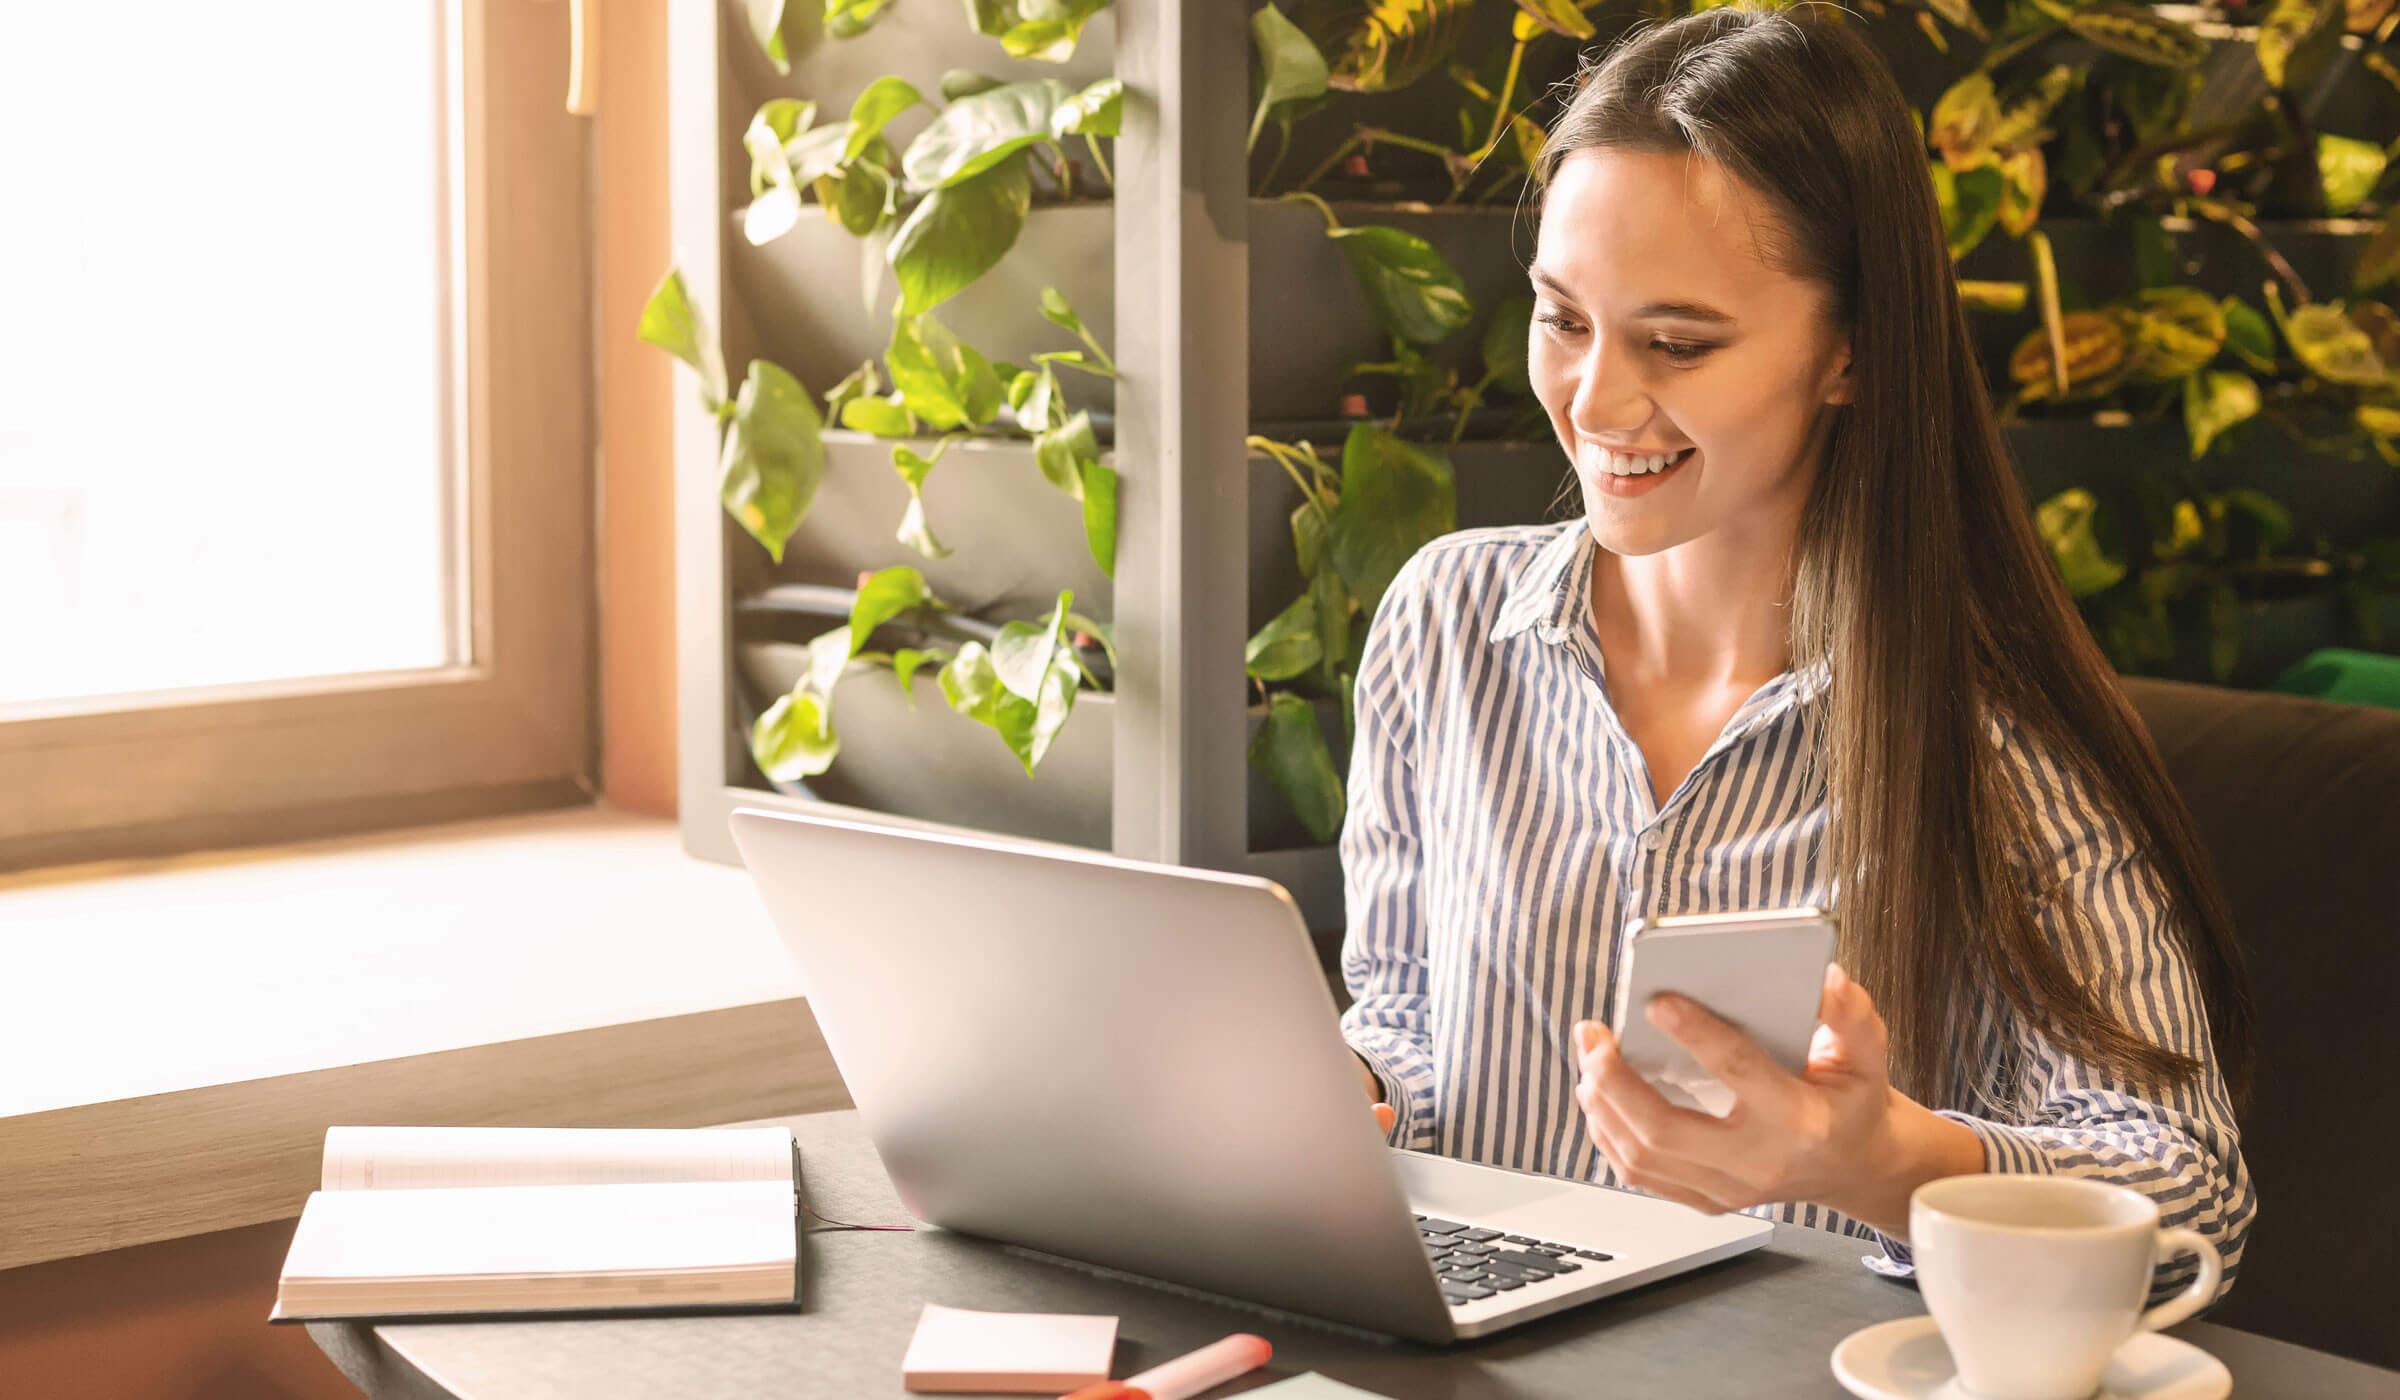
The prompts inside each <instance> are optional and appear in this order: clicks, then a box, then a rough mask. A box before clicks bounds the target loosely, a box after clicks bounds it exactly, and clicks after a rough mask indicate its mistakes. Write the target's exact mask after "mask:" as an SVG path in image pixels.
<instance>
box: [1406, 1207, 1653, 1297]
mask: <svg viewBox="0 0 2400 1400" xmlns="http://www.w3.org/2000/svg"><path fill="white" fill-rule="evenodd" d="M1417 1233H1418V1234H1419V1235H1420V1236H1422V1237H1423V1238H1424V1240H1425V1252H1426V1254H1428V1255H1430V1256H1431V1257H1432V1259H1433V1270H1434V1272H1435V1273H1436V1274H1437V1275H1439V1276H1440V1278H1441V1281H1442V1296H1443V1297H1444V1298H1446V1299H1448V1300H1449V1302H1450V1306H1452V1307H1454V1308H1463V1307H1465V1306H1466V1305H1467V1304H1469V1303H1473V1302H1479V1301H1481V1300H1482V1299H1485V1298H1489V1297H1492V1296H1494V1295H1495V1294H1500V1293H1510V1292H1514V1291H1515V1290H1517V1289H1520V1288H1523V1287H1525V1286H1527V1285H1528V1284H1540V1283H1546V1282H1548V1281H1549V1280H1551V1279H1555V1278H1562V1277H1564V1276H1566V1275H1568V1274H1571V1273H1574V1272H1576V1271H1577V1270H1579V1269H1581V1268H1582V1267H1583V1265H1584V1261H1587V1260H1589V1261H1592V1262H1595V1263H1602V1264H1605V1263H1607V1262H1608V1261H1609V1260H1611V1259H1614V1258H1616V1256H1615V1255H1613V1254H1607V1253H1603V1252H1602V1251H1600V1250H1597V1249H1585V1248H1583V1247H1582V1246H1580V1245H1571V1244H1559V1243H1558V1242H1556V1241H1554V1240H1541V1239H1535V1238H1534V1237H1533V1236H1531V1235H1509V1234H1503V1233H1501V1232H1500V1231H1498V1230H1490V1229H1486V1228H1484V1227H1483V1226H1480V1225H1462V1224H1460V1223H1459V1222H1458V1221H1455V1220H1444V1219H1442V1218H1441V1217H1440V1216H1438V1215H1420V1216H1418V1217H1417Z"/></svg>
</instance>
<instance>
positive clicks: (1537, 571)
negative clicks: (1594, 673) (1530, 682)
mask: <svg viewBox="0 0 2400 1400" xmlns="http://www.w3.org/2000/svg"><path fill="white" fill-rule="evenodd" d="M1590 546H1591V532H1590V531H1589V530H1587V529H1585V528H1584V518H1583V517H1582V516H1580V515H1579V516H1576V517H1575V518H1574V519H1573V520H1570V521H1568V522H1567V524H1566V527H1565V528H1564V529H1561V530H1560V531H1559V532H1558V535H1557V537H1556V538H1555V539H1552V540H1551V541H1550V542H1549V543H1548V544H1546V545H1543V546H1542V547H1541V549H1539V550H1538V551H1536V552H1535V553H1534V556H1533V558H1532V559H1530V560H1528V561H1527V562H1526V565H1525V567H1524V568H1523V569H1521V570H1519V571H1518V573H1517V576H1516V577H1515V578H1514V579H1512V580H1511V581H1510V582H1509V585H1508V594H1507V596H1506V597H1505V598H1503V599H1502V600H1501V603H1500V616H1499V617H1498V618H1497V619H1496V620H1494V622H1493V623H1492V632H1491V638H1490V639H1491V640H1492V641H1495V642H1505V641H1507V640H1508V639H1509V638H1511V637H1514V636H1517V635H1519V634H1520V633H1523V632H1526V631H1533V632H1534V634H1535V635H1536V636H1538V637H1539V638H1540V639H1541V640H1542V641H1544V642H1547V643H1549V644H1551V645H1553V646H1555V645H1557V644H1558V643H1560V642H1563V641H1565V640H1566V639H1567V636H1568V634H1569V633H1570V631H1571V630H1572V629H1573V627H1574V626H1575V624H1576V623H1577V622H1578V621H1579V620H1580V619H1581V617H1582V615H1583V613H1584V612H1585V611H1586V610H1587V606H1586V605H1587V603H1588V600H1589V599H1590V598H1591V596H1592V551H1591V547H1590Z"/></svg>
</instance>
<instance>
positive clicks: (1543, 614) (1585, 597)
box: [1489, 515, 1833, 718]
mask: <svg viewBox="0 0 2400 1400" xmlns="http://www.w3.org/2000/svg"><path fill="white" fill-rule="evenodd" d="M1586 523H1587V522H1586V521H1585V519H1584V517H1582V516H1580V515H1579V516H1577V517H1575V518H1574V519H1573V520H1571V521H1568V522H1567V524H1566V526H1565V527H1564V528H1563V529H1561V530H1560V531H1559V532H1558V536H1557V538H1555V539H1553V540H1551V541H1550V542H1549V543H1548V544H1545V545H1543V546H1542V547H1541V549H1540V550H1538V551H1537V552H1536V553H1535V554H1534V556H1533V558H1532V559H1530V560H1528V561H1527V562H1526V564H1525V567H1524V568H1523V569H1521V570H1519V571H1518V572H1517V576H1516V577H1515V578H1514V579H1512V580H1510V582H1509V586H1508V592H1507V594H1506V595H1505V596H1504V597H1503V598H1502V599H1501V602H1500V615H1499V616H1498V617H1497V618H1496V619H1494V621H1493V623H1492V630H1491V635H1490V638H1489V640H1491V641H1493V642H1505V641H1507V640H1509V639H1510V638H1512V637H1516V636H1520V635H1522V634H1524V633H1526V632H1531V633H1533V634H1534V636H1535V637H1536V638H1538V639H1539V640H1540V641H1542V642H1543V643H1545V644H1546V645H1550V646H1557V645H1559V644H1560V643H1562V642H1565V641H1566V640H1567V639H1568V638H1569V637H1571V636H1574V635H1575V634H1576V633H1577V631H1578V630H1579V629H1581V630H1584V631H1587V632H1588V630H1589V628H1588V622H1587V619H1588V618H1589V616H1590V613H1591V597H1592V551H1593V549H1594V548H1595V547H1596V546H1594V545H1593V543H1592V536H1591V531H1590V530H1589V529H1587V528H1586ZM1592 653H1593V655H1592V663H1593V664H1594V665H1595V666H1597V665H1599V664H1600V656H1599V648H1597V647H1594V648H1592ZM1832 674H1833V672H1832V667H1831V666H1830V665H1829V664H1828V663H1826V662H1825V661H1822V660H1819V661H1817V662H1815V663H1813V664H1812V665H1810V666H1808V667H1806V668H1805V669H1802V670H1800V671H1796V672H1795V671H1786V672H1784V673H1783V674H1782V675H1780V676H1777V677H1776V678H1775V679H1774V680H1772V681H1770V682H1768V683H1767V684H1766V685H1765V686H1764V687H1762V688H1761V690H1760V693H1759V694H1758V695H1757V696H1755V697H1753V704H1752V705H1751V706H1750V707H1747V708H1749V709H1750V710H1751V711H1752V715H1751V716H1745V717H1744V718H1748V717H1755V716H1756V715H1757V714H1758V713H1760V712H1763V711H1765V710H1767V709H1770V708H1778V707H1780V706H1781V705H1783V704H1790V705H1798V704H1803V703H1806V702H1807V701H1809V700H1812V699H1814V698H1816V696H1817V695H1818V694H1820V693H1821V692H1823V691H1824V689H1825V687H1826V685H1827V683H1828V682H1829V681H1830V680H1831V679H1832Z"/></svg>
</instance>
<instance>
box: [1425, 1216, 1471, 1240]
mask: <svg viewBox="0 0 2400 1400" xmlns="http://www.w3.org/2000/svg"><path fill="white" fill-rule="evenodd" d="M1465 1228H1467V1227H1466V1226H1464V1225H1461V1224H1459V1223H1458V1222H1457V1221H1455V1220H1444V1219H1442V1218H1441V1217H1440V1216H1438V1215H1420V1216H1418V1217H1417V1230H1418V1231H1419V1233H1422V1234H1427V1235H1455V1234H1457V1233H1458V1232H1459V1231H1461V1230H1464V1229H1465Z"/></svg>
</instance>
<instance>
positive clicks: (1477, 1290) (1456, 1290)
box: [1442, 1283, 1492, 1303]
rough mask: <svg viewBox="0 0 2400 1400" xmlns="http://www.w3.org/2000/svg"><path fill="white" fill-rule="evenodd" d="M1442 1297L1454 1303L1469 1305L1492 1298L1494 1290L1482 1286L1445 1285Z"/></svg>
mask: <svg viewBox="0 0 2400 1400" xmlns="http://www.w3.org/2000/svg"><path fill="white" fill-rule="evenodd" d="M1442 1296H1443V1297H1445V1298H1447V1299H1449V1300H1450V1301H1451V1302H1453V1303H1468V1302H1473V1301H1474V1300H1476V1299H1478V1298H1489V1297H1491V1296H1492V1290H1490V1289H1488V1288H1485V1287H1483V1286H1482V1285H1481V1284H1474V1283H1451V1284H1444V1285H1443V1286H1442Z"/></svg>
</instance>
